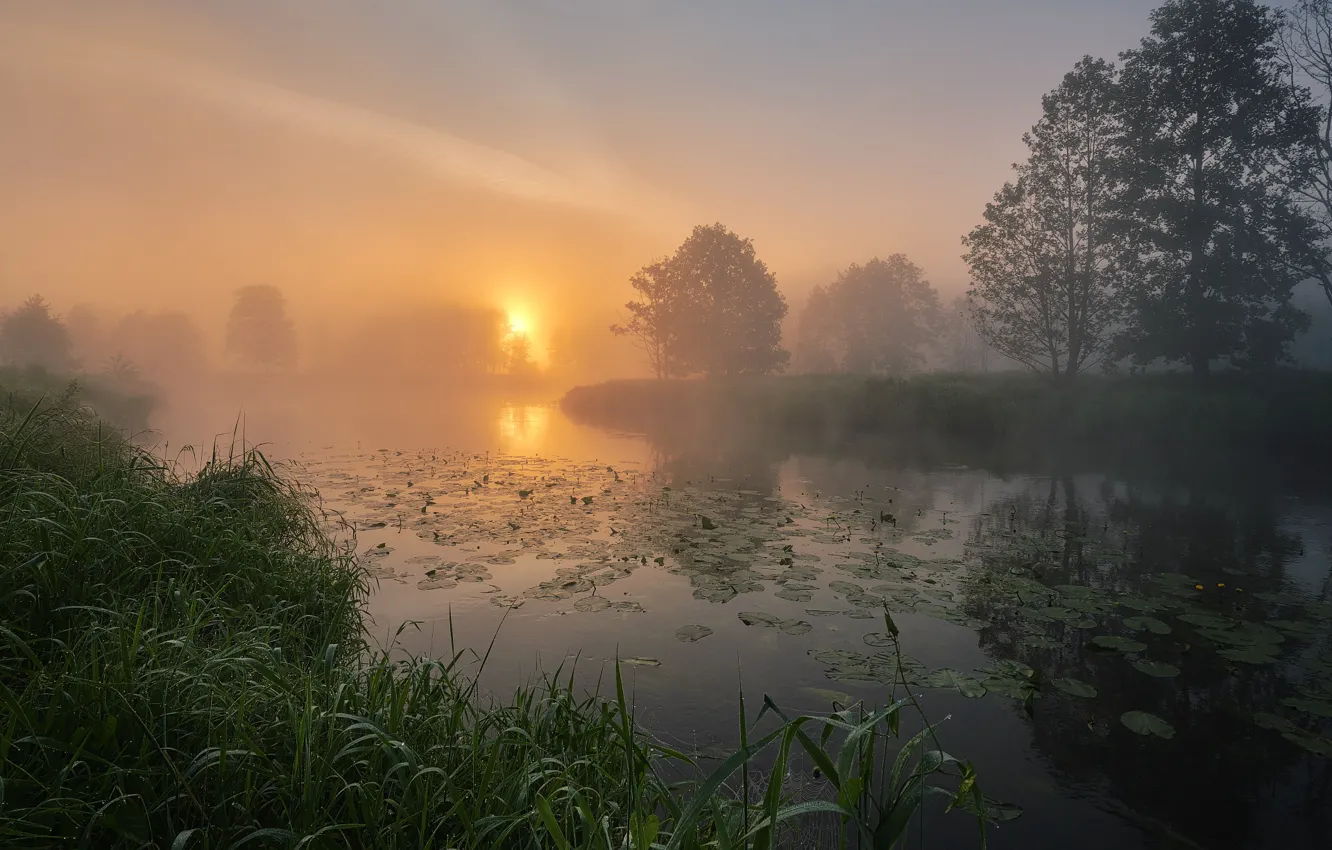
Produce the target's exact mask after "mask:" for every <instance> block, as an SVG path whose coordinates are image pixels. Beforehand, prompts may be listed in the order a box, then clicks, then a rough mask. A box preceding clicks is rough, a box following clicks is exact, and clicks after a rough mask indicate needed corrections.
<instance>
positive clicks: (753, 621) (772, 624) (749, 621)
mask: <svg viewBox="0 0 1332 850" xmlns="http://www.w3.org/2000/svg"><path fill="white" fill-rule="evenodd" d="M736 616H737V617H739V618H740V622H742V623H744V624H745V625H746V626H763V627H765V628H776V627H777V626H779V625H781V623H782V618H781V617H777V616H774V615H772V614H765V613H763V612H762V611H741V612H740V613H739V614H737V615H736Z"/></svg>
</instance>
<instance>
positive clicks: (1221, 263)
mask: <svg viewBox="0 0 1332 850" xmlns="http://www.w3.org/2000/svg"><path fill="white" fill-rule="evenodd" d="M1280 26H1281V19H1280V17H1279V15H1278V14H1277V13H1276V12H1274V11H1273V10H1271V9H1269V8H1267V7H1265V6H1261V5H1259V4H1257V3H1255V2H1253V0H1167V2H1166V3H1164V4H1163V5H1162V6H1161V7H1160V8H1158V9H1157V10H1156V11H1155V12H1153V13H1152V26H1151V33H1150V35H1148V36H1147V37H1146V38H1144V39H1143V41H1142V44H1141V46H1140V47H1138V48H1136V49H1134V50H1130V51H1128V52H1126V53H1124V54H1123V56H1122V58H1123V73H1122V76H1121V81H1120V85H1121V87H1122V95H1123V96H1122V98H1121V99H1120V102H1121V104H1122V105H1123V111H1122V116H1121V120H1122V123H1123V127H1122V139H1121V142H1120V145H1121V150H1120V152H1119V162H1120V167H1121V174H1122V175H1123V176H1124V193H1123V195H1122V197H1121V211H1122V220H1123V223H1124V226H1125V234H1126V236H1127V238H1128V240H1129V243H1130V248H1131V250H1129V251H1127V252H1126V257H1127V258H1128V259H1129V260H1130V261H1131V269H1130V270H1131V274H1128V275H1126V278H1125V280H1126V283H1127V288H1126V295H1127V297H1128V301H1129V304H1130V306H1131V308H1132V319H1131V321H1130V322H1128V324H1127V325H1126V326H1125V328H1124V331H1123V333H1122V334H1121V335H1120V342H1121V350H1122V351H1123V353H1126V354H1130V355H1132V356H1133V358H1134V359H1135V360H1136V361H1138V362H1150V361H1153V360H1158V359H1160V360H1165V361H1167V362H1170V361H1183V362H1186V363H1188V364H1189V365H1190V366H1191V367H1192V369H1193V371H1194V373H1195V374H1199V375H1205V374H1206V373H1207V372H1208V370H1209V368H1210V364H1211V363H1212V361H1214V360H1228V361H1229V362H1231V363H1235V364H1237V365H1261V364H1270V363H1273V362H1275V361H1276V360H1277V359H1279V358H1280V357H1281V356H1282V355H1283V353H1284V351H1285V346H1286V344H1287V343H1288V342H1289V341H1290V339H1291V337H1292V336H1293V335H1294V333H1295V331H1296V330H1298V329H1299V328H1300V327H1301V326H1302V319H1303V314H1302V313H1300V312H1299V311H1298V310H1296V309H1294V308H1293V307H1291V306H1290V294H1291V289H1292V288H1293V286H1294V284H1295V283H1297V282H1298V281H1299V280H1300V279H1301V278H1302V277H1303V276H1304V274H1305V272H1306V271H1307V265H1306V264H1305V262H1304V261H1305V259H1306V258H1307V256H1308V250H1309V246H1310V245H1311V244H1312V243H1313V242H1314V240H1315V239H1316V238H1317V237H1316V231H1315V229H1314V224H1313V221H1312V220H1311V218H1310V217H1309V216H1308V214H1307V211H1306V210H1305V209H1304V208H1302V206H1301V204H1300V203H1298V200H1297V195H1296V191H1297V190H1298V189H1299V188H1300V187H1301V186H1303V185H1305V183H1306V181H1307V179H1308V177H1309V175H1310V173H1311V172H1310V169H1311V167H1312V165H1313V157H1314V153H1315V150H1314V141H1315V138H1316V135H1315V133H1316V128H1317V123H1318V114H1319V113H1318V109H1317V107H1316V106H1314V104H1313V103H1312V102H1311V101H1310V98H1309V94H1308V92H1307V90H1305V89H1303V88H1301V87H1298V86H1295V85H1292V84H1291V81H1290V78H1289V77H1290V69H1289V67H1288V66H1286V65H1285V64H1284V63H1283V62H1282V60H1281V55H1280V43H1279V39H1278V36H1279V33H1280Z"/></svg>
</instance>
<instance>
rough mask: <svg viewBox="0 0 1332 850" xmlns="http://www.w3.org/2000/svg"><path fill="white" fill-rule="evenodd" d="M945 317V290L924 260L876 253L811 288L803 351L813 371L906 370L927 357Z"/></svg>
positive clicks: (800, 344) (801, 331) (801, 341)
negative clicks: (941, 307)
mask: <svg viewBox="0 0 1332 850" xmlns="http://www.w3.org/2000/svg"><path fill="white" fill-rule="evenodd" d="M941 318H942V316H941V314H940V310H939V295H938V293H936V292H935V291H934V287H933V286H931V285H930V282H929V281H928V280H926V279H925V272H924V271H923V270H922V269H921V268H920V266H917V265H916V264H915V263H913V262H911V261H910V260H908V259H907V258H906V256H905V255H904V254H893V255H892V256H890V257H888V259H886V260H881V259H879V258H878V257H875V258H874V259H872V260H870V261H869V262H867V263H865V264H864V265H863V266H862V265H858V264H855V263H852V264H851V265H850V266H848V267H847V268H846V270H845V271H843V272H840V273H839V274H838V275H837V280H835V281H833V282H832V283H831V284H827V285H822V286H817V287H815V288H814V291H813V292H811V293H810V296H809V300H808V301H807V302H806V304H805V310H804V313H803V314H802V315H801V317H800V329H799V331H798V333H797V340H798V348H797V355H798V357H799V358H800V360H801V361H802V363H804V364H806V368H809V367H810V366H813V367H814V368H812V369H810V371H824V370H826V369H827V368H828V367H831V368H832V369H835V370H836V371H841V372H857V373H862V374H887V375H901V374H905V373H907V372H910V371H911V370H912V369H914V368H916V367H917V366H919V365H920V364H921V363H923V362H924V360H925V353H924V352H925V349H926V347H927V346H928V345H929V344H930V343H931V342H932V341H934V339H935V338H936V336H937V334H938V333H939V331H940V329H941V324H940V321H941Z"/></svg>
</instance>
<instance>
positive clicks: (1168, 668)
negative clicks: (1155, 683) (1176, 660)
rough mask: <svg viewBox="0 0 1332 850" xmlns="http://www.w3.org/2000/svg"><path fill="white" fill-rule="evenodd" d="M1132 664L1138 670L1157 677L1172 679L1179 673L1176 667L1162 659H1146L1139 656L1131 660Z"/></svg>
mask: <svg viewBox="0 0 1332 850" xmlns="http://www.w3.org/2000/svg"><path fill="white" fill-rule="evenodd" d="M1133 666H1134V668H1135V669H1137V670H1138V671H1139V672H1142V673H1146V674H1147V675H1148V676H1155V677H1156V678H1158V679H1173V678H1174V677H1176V676H1178V675H1179V668H1178V667H1176V666H1175V665H1173V664H1166V663H1165V662H1162V661H1148V660H1147V659H1146V658H1139V659H1138V660H1137V661H1134V662H1133Z"/></svg>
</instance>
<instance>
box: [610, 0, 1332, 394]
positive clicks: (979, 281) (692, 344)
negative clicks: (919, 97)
mask: <svg viewBox="0 0 1332 850" xmlns="http://www.w3.org/2000/svg"><path fill="white" fill-rule="evenodd" d="M1041 105H1042V114H1041V117H1040V120H1039V121H1038V122H1037V123H1036V125H1035V126H1033V127H1032V129H1031V131H1030V132H1028V133H1027V134H1025V135H1024V137H1023V142H1024V144H1025V146H1026V148H1027V150H1028V156H1027V159H1026V160H1025V161H1023V162H1020V163H1018V164H1016V165H1015V166H1014V171H1015V174H1014V179H1013V180H1011V181H1010V182H1008V183H1006V184H1005V185H1004V186H1003V187H1002V188H1001V189H1000V190H999V191H998V192H997V193H996V194H995V196H994V199H993V201H991V202H990V203H989V204H988V205H987V206H986V208H985V211H984V215H983V221H982V223H981V224H980V225H979V226H977V227H976V228H975V229H973V230H972V231H971V232H970V233H969V234H967V235H966V236H965V237H964V238H963V240H962V241H963V246H964V249H965V254H964V259H965V261H966V263H967V265H968V267H969V270H970V276H971V286H970V288H969V289H968V291H967V293H966V295H965V296H964V297H963V299H962V300H954V301H953V302H952V303H950V304H949V305H948V306H947V307H946V308H945V307H944V306H943V305H942V303H941V299H940V297H939V295H938V293H937V291H936V290H935V288H934V287H933V285H932V284H931V283H930V281H929V280H928V278H927V275H926V273H925V271H924V270H923V269H922V268H921V267H919V266H917V265H916V264H915V263H913V262H912V261H911V260H910V259H909V258H908V257H907V256H905V255H904V254H900V253H899V254H893V255H891V256H888V257H886V258H880V257H874V258H871V259H869V260H867V261H864V262H856V263H852V264H850V265H849V266H847V267H846V268H845V269H844V270H843V271H842V272H840V273H839V274H838V275H837V278H836V279H835V280H833V281H829V282H827V283H825V284H823V285H820V286H816V287H815V288H814V290H813V291H812V292H811V293H810V295H809V297H808V299H807V300H806V302H805V304H804V305H803V308H802V310H801V313H800V317H799V320H798V322H797V323H796V330H795V333H794V339H793V340H792V342H793V349H794V357H793V358H792V356H791V355H790V354H788V352H787V351H786V350H784V349H783V348H782V347H781V345H780V335H779V332H778V330H777V328H778V327H779V325H780V323H781V321H782V319H783V318H784V317H785V315H786V303H785V301H784V299H783V298H782V296H781V294H780V293H779V292H778V291H777V288H776V281H775V279H774V278H773V276H772V274H771V273H770V272H768V270H767V267H766V266H765V265H764V263H763V262H762V261H761V260H760V259H759V258H758V257H757V256H756V255H755V251H754V246H753V245H752V244H751V243H750V242H749V241H748V240H746V239H743V238H741V237H739V236H737V235H735V234H733V233H731V232H730V231H728V230H726V228H724V227H723V226H722V225H720V224H718V225H714V226H711V227H699V228H695V230H694V233H693V234H692V235H691V236H690V237H689V238H688V239H687V240H686V241H685V242H684V244H682V245H681V246H680V248H679V249H678V250H677V251H676V253H675V254H674V255H672V256H671V257H669V258H665V259H662V260H659V261H657V262H654V263H652V264H649V265H647V266H645V267H644V268H643V269H642V270H640V271H639V272H638V273H637V274H635V275H634V277H633V278H632V279H631V280H630V283H631V285H632V286H633V288H634V289H635V291H636V292H637V294H638V298H637V299H636V300H634V301H631V302H629V303H628V304H627V305H626V309H627V310H628V312H629V320H628V321H627V322H625V323H623V324H620V325H616V326H613V327H612V331H614V332H615V333H618V334H626V335H630V336H632V337H633V338H634V339H635V340H636V341H637V342H638V344H639V346H640V347H641V348H642V350H643V351H644V353H645V355H646V359H647V363H648V366H649V367H650V368H651V370H652V371H653V372H654V374H656V375H657V376H658V377H677V376H686V375H694V374H706V375H729V374H751V373H753V374H763V373H770V372H777V371H782V370H783V369H784V368H786V367H787V366H788V364H790V365H792V366H794V367H795V370H796V371H802V372H847V373H861V374H886V375H900V374H906V373H909V372H912V371H918V370H921V369H922V368H925V367H927V366H934V367H939V368H945V369H953V370H980V371H984V370H986V369H987V367H989V365H990V364H991V363H992V362H994V363H998V364H1001V365H1006V366H1008V367H1012V366H1019V367H1025V368H1028V369H1031V370H1033V371H1036V372H1040V373H1044V374H1047V375H1049V376H1050V377H1052V378H1054V379H1058V380H1062V381H1069V380H1072V379H1073V378H1074V377H1076V376H1077V375H1078V374H1079V373H1081V372H1084V371H1087V370H1089V369H1093V368H1098V367H1099V368H1106V369H1110V368H1117V367H1120V366H1129V367H1131V368H1137V367H1158V368H1159V367H1162V366H1165V367H1168V366H1169V365H1171V364H1176V363H1178V364H1183V365H1185V366H1187V367H1188V368H1189V369H1191V370H1192V371H1193V372H1194V373H1195V374H1198V375H1205V374H1207V373H1208V372H1209V370H1210V369H1211V368H1213V366H1214V365H1224V366H1228V367H1234V368H1240V369H1260V368H1271V367H1273V366H1275V365H1277V364H1279V363H1282V362H1285V361H1289V360H1291V359H1292V358H1291V345H1292V342H1293V341H1295V339H1296V338H1297V336H1299V335H1300V334H1301V333H1303V332H1306V331H1307V330H1308V329H1309V326H1310V317H1309V314H1308V312H1306V310H1304V309H1301V308H1300V307H1299V306H1297V304H1296V303H1295V301H1294V300H1293V298H1294V293H1295V290H1296V287H1297V286H1298V285H1299V284H1300V283H1301V282H1303V281H1309V280H1312V281H1317V282H1318V283H1319V284H1320V285H1321V287H1322V289H1323V291H1324V294H1326V296H1327V301H1328V303H1330V304H1332V156H1329V154H1328V152H1329V151H1332V123H1329V121H1328V120H1327V118H1328V115H1329V108H1332V3H1330V2H1328V0H1301V2H1300V3H1299V4H1298V5H1297V6H1296V8H1295V9H1293V10H1291V11H1290V12H1289V13H1288V14H1287V13H1282V12H1278V11H1276V10H1273V9H1271V8H1268V7H1266V6H1263V5H1261V4H1258V3H1255V2H1253V0H1169V2H1166V3H1164V4H1163V5H1162V6H1161V7H1160V8H1158V9H1157V10H1156V11H1155V12H1153V13H1152V16H1151V32H1150V34H1149V35H1148V36H1147V37H1146V38H1144V39H1143V40H1142V42H1141V44H1140V45H1139V46H1138V47H1136V48H1133V49H1131V50H1128V51H1125V52H1124V53H1122V54H1121V55H1120V64H1119V65H1115V64H1113V63H1110V62H1107V61H1105V60H1102V59H1097V58H1093V57H1090V56H1088V57H1084V58H1083V59H1082V60H1081V61H1079V62H1078V63H1077V64H1076V65H1075V67H1074V68H1073V70H1071V71H1070V72H1069V73H1068V74H1067V75H1066V76H1065V78H1064V79H1063V81H1062V82H1061V83H1060V84H1059V86H1058V87H1056V88H1055V89H1054V90H1052V91H1051V92H1049V93H1048V94H1046V95H1045V96H1044V98H1042V101H1041ZM1322 333H1323V334H1324V336H1325V335H1326V332H1325V331H1323V332H1322ZM1328 343H1329V340H1327V339H1323V338H1315V339H1314V340H1313V341H1312V345H1310V344H1305V345H1302V346H1301V348H1302V349H1312V350H1301V352H1300V354H1301V355H1302V356H1303V357H1304V358H1305V359H1306V361H1310V362H1314V363H1317V362H1318V361H1319V360H1320V358H1319V357H1318V356H1317V354H1318V351H1319V349H1321V348H1325V347H1327V345H1328ZM1310 355H1313V356H1310Z"/></svg>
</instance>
